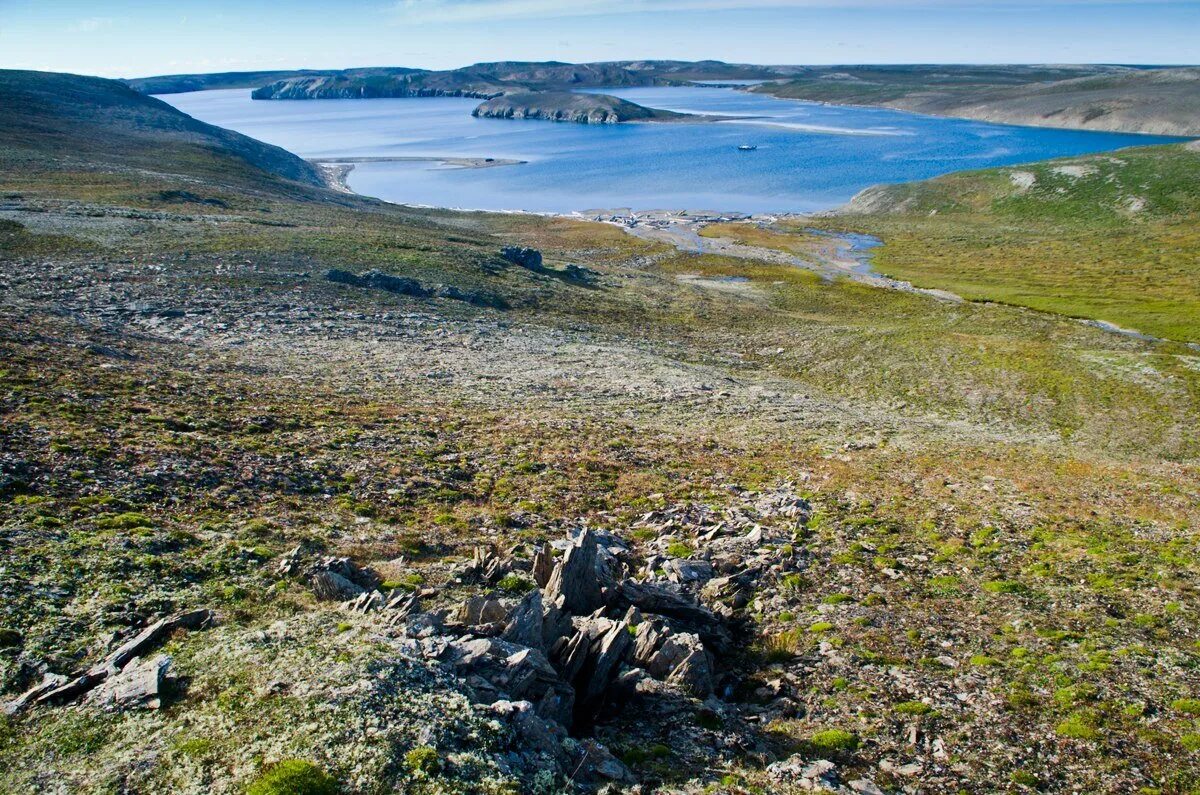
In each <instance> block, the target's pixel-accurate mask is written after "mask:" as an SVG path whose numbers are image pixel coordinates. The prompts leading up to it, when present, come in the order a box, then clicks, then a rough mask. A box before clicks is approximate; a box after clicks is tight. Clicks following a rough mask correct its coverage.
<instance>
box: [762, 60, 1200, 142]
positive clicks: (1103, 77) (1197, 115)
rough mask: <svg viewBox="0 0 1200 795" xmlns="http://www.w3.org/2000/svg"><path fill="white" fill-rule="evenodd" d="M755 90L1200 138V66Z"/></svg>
mask: <svg viewBox="0 0 1200 795" xmlns="http://www.w3.org/2000/svg"><path fill="white" fill-rule="evenodd" d="M755 90H756V91H759V92H762V93H767V94H772V95H774V96H778V97H787V98H792V99H808V100H814V101H818V102H831V103H836V104H847V105H882V106H885V107H891V108H897V109H900V110H907V111H913V112H917V113H930V114H935V115H939V116H956V117H963V118H970V119H980V120H983V121H992V122H1000V123H1005V124H1026V125H1032V126H1039V127H1064V128H1070V129H1090V130H1108V131H1114V132H1116V131H1121V132H1143V133H1155V134H1160V135H1200V68H1195V67H1187V68H1176V69H1148V68H1136V67H1126V66H979V67H970V66H956V67H947V66H866V67H813V68H810V69H808V70H806V71H805V72H804V73H803V74H801V75H798V76H796V77H794V78H793V79H791V80H789V81H787V82H783V83H771V84H765V85H762V86H758V87H757V88H756V89H755Z"/></svg>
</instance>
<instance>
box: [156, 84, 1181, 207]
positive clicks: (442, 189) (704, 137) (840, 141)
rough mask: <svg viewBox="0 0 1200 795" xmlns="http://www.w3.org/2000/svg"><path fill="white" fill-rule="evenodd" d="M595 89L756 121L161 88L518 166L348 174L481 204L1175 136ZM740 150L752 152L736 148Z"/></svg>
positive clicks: (752, 196)
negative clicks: (640, 119) (594, 122)
mask: <svg viewBox="0 0 1200 795" xmlns="http://www.w3.org/2000/svg"><path fill="white" fill-rule="evenodd" d="M608 93H612V94H616V95H618V96H621V97H624V98H625V99H629V100H631V101H633V102H637V103H640V104H643V105H648V106H651V107H657V108H665V109H669V110H679V111H690V112H696V113H708V114H722V115H743V116H755V117H758V118H755V119H749V120H741V121H723V122H718V123H712V124H692V123H688V124H619V125H602V126H588V125H583V124H569V123H554V122H545V121H523V120H509V119H476V118H473V117H472V116H471V110H472V109H473V108H474V107H475V106H476V105H477V104H479V103H478V101H477V100H472V99H458V98H450V97H445V98H443V97H438V98H425V99H369V100H305V101H254V100H251V99H250V92H249V91H248V90H230V91H203V92H196V93H191V94H174V95H168V96H164V97H161V98H162V99H164V100H166V101H167V102H170V103H171V104H173V105H175V106H176V107H178V108H179V109H181V110H183V111H185V112H186V113H190V114H191V115H193V116H195V117H196V118H199V119H202V120H204V121H207V122H210V123H212V124H217V125H220V126H222V127H228V128H230V129H234V130H237V131H239V132H243V133H246V134H247V135H251V136H253V137H255V138H258V139H261V140H263V141H267V142H269V143H273V144H277V145H279V146H282V147H284V148H286V149H289V150H291V151H293V152H295V153H297V154H299V155H302V156H304V157H413V156H434V157H493V158H506V159H515V160H525V161H528V162H527V163H524V164H521V165H515V166H504V167H497V168H488V169H461V168H447V167H444V166H440V165H438V164H435V163H423V162H418V163H412V162H402V163H363V164H359V165H357V166H356V167H355V169H354V171H353V172H352V173H351V174H350V186H351V187H352V188H354V189H355V190H356V191H358V192H360V193H364V194H368V195H371V196H377V197H379V198H382V199H387V200H389V201H395V202H403V203H408V204H426V205H435V206H440V207H463V208H476V209H488V210H534V211H548V212H571V211H577V210H587V209H593V208H617V207H632V208H634V209H643V210H644V209H668V208H669V209H703V210H721V211H739V212H785V211H791V212H808V211H813V210H821V209H828V208H830V207H833V206H836V205H838V204H840V203H842V202H844V201H846V200H847V199H849V198H850V197H851V196H853V195H854V194H855V193H856V192H858V191H859V190H861V189H863V188H865V187H868V186H870V185H874V184H877V183H880V182H905V181H908V180H914V179H923V178H926V177H932V176H936V175H938V174H945V173H948V172H951V171H960V170H963V169H971V168H984V167H987V166H997V165H1009V164H1013V163H1021V162H1028V161H1031V160H1041V159H1044V158H1049V157H1058V156H1063V155H1076V154H1083V153H1087V152H1099V151H1105V150H1111V149H1117V148H1120V147H1124V146H1135V145H1143V144H1151V143H1160V142H1163V141H1169V140H1177V139H1169V138H1161V137H1154V136H1145V135H1127V134H1120V133H1096V132H1077V131H1072V130H1051V129H1039V128H1033V127H1010V126H1003V125H996V124H985V123H982V122H972V121H961V120H956V119H942V118H936V117H930V116H918V115H914V114H910V113H902V112H899V111H892V110H883V109H876V108H855V107H836V106H828V105H820V104H816V103H809V102H796V101H793V100H783V99H774V98H772V97H766V96H762V95H758V94H749V93H746V92H742V91H735V90H733V89H730V88H698V87H697V88H633V89H613V90H610V91H609V92H608ZM740 144H747V145H753V146H757V147H758V148H757V149H756V150H755V151H752V152H741V151H738V149H737V147H738V146H739V145H740Z"/></svg>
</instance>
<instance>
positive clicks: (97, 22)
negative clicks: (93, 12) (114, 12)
mask: <svg viewBox="0 0 1200 795" xmlns="http://www.w3.org/2000/svg"><path fill="white" fill-rule="evenodd" d="M110 27H112V19H110V18H109V17H88V18H87V19H80V20H77V21H75V22H73V23H71V25H70V26H68V27H67V31H68V32H70V33H95V32H96V31H98V30H103V29H105V28H110Z"/></svg>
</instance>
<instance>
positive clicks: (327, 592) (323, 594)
mask: <svg viewBox="0 0 1200 795" xmlns="http://www.w3.org/2000/svg"><path fill="white" fill-rule="evenodd" d="M308 582H309V587H311V588H312V592H313V595H315V596H316V597H317V599H318V600H320V601H322V602H333V601H339V602H345V601H349V600H351V599H356V598H357V597H359V596H361V595H362V594H364V593H366V590H365V589H364V588H363V587H362V586H361V585H358V584H357V583H354V582H351V581H350V580H348V579H346V578H345V577H343V576H342V575H340V574H338V573H337V572H336V571H318V572H316V573H315V574H313V575H312V577H310V578H309V581H308Z"/></svg>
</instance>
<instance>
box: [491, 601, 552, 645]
mask: <svg viewBox="0 0 1200 795" xmlns="http://www.w3.org/2000/svg"><path fill="white" fill-rule="evenodd" d="M544 613H545V609H544V607H543V606H542V592H541V591H538V590H533V591H530V592H529V593H528V594H526V595H525V598H524V599H522V600H521V602H520V603H519V604H518V605H517V606H516V607H515V608H513V611H512V613H510V614H509V616H508V622H507V623H506V624H505V626H504V632H503V633H502V634H501V635H500V638H501V640H507V641H509V642H510V643H519V644H521V645H522V646H529V647H530V648H533V649H538V650H539V651H543V652H544V651H545V643H544V640H543V636H542V626H543V616H544Z"/></svg>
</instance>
